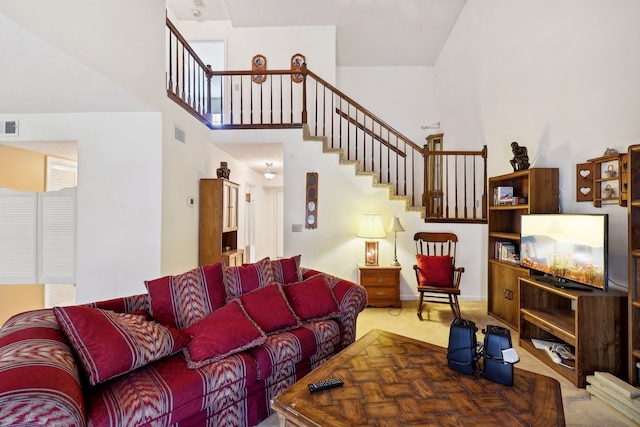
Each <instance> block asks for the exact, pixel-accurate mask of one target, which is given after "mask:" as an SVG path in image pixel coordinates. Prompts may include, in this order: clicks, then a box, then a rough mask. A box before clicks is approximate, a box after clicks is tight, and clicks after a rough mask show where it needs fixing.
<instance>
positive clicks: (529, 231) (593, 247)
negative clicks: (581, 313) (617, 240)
mask: <svg viewBox="0 0 640 427" xmlns="http://www.w3.org/2000/svg"><path fill="white" fill-rule="evenodd" d="M608 222H609V221H608V216H607V214H528V215H522V217H521V223H520V265H522V266H523V267H527V268H530V269H532V270H536V271H538V272H541V273H544V275H542V276H541V277H537V278H536V279H539V280H540V281H542V282H545V283H549V284H552V285H554V286H557V287H560V288H568V289H578V290H593V289H601V290H603V291H607V289H608V275H607V248H608Z"/></svg>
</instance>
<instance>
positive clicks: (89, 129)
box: [0, 113, 162, 303]
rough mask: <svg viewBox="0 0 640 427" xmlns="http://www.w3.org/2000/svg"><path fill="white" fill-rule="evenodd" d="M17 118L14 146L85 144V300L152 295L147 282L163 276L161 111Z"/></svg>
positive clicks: (81, 264) (80, 271)
mask: <svg viewBox="0 0 640 427" xmlns="http://www.w3.org/2000/svg"><path fill="white" fill-rule="evenodd" d="M16 117H17V118H18V119H19V121H20V136H19V137H12V138H10V140H11V141H14V142H15V141H56V140H58V141H70V140H75V141H77V144H78V199H77V212H78V225H77V227H78V228H77V267H76V268H77V270H76V280H77V282H76V285H77V288H76V298H77V302H78V303H83V302H90V301H97V300H102V299H107V298H113V297H114V296H117V295H131V294H135V293H141V292H144V291H145V288H144V283H143V281H144V280H146V279H150V278H155V277H157V276H158V274H159V273H160V236H161V234H160V231H161V230H160V225H161V224H160V215H159V212H160V208H161V199H162V186H161V183H162V181H161V179H162V170H161V165H162V147H161V145H160V144H158V141H160V137H161V135H160V129H161V127H160V123H161V116H160V114H159V113H102V114H97V113H91V114H27V115H12V116H11V118H16ZM8 118H9V117H8V116H4V115H0V121H2V120H5V119H8ZM114 124H117V126H116V125H114ZM6 139H8V140H9V138H6ZM1 141H2V138H0V142H1Z"/></svg>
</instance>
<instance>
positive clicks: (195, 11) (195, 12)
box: [191, 9, 202, 18]
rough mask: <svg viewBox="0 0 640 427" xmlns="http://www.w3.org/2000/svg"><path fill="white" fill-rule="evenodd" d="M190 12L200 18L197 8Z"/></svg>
mask: <svg viewBox="0 0 640 427" xmlns="http://www.w3.org/2000/svg"><path fill="white" fill-rule="evenodd" d="M191 13H193V16H195V17H196V18H200V15H202V12H201V11H200V10H198V9H193V10H192V11H191Z"/></svg>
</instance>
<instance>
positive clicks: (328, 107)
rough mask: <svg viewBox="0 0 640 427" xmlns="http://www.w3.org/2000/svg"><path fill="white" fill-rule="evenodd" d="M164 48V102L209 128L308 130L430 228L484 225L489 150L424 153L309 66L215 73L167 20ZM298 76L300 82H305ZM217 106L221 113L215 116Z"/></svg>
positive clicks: (424, 151) (426, 150)
mask: <svg viewBox="0 0 640 427" xmlns="http://www.w3.org/2000/svg"><path fill="white" fill-rule="evenodd" d="M167 40H168V43H167V45H168V48H167V49H168V59H167V71H166V74H167V95H168V96H169V98H171V99H173V100H174V101H175V102H177V103H178V104H179V105H181V106H182V107H183V108H184V109H186V110H187V111H189V112H190V113H191V114H193V115H194V116H195V117H196V118H197V119H198V120H200V121H201V122H202V123H204V124H205V125H207V126H208V127H209V128H211V129H267V128H302V127H305V126H306V128H307V129H308V132H309V135H310V136H313V137H322V139H323V141H324V148H325V150H328V151H336V152H339V153H340V156H341V162H343V163H355V164H356V168H357V173H359V174H366V175H370V176H372V177H373V178H374V180H375V182H374V185H376V186H384V187H388V188H389V189H390V195H391V198H393V199H404V200H405V202H406V208H407V209H408V210H416V211H421V212H422V213H423V215H424V217H425V221H433V222H446V221H449V222H486V212H487V209H486V182H487V175H486V173H487V172H486V160H487V151H486V147H485V148H483V150H481V151H441V150H438V151H434V150H430V149H429V147H428V146H424V147H420V146H419V145H418V144H416V143H414V142H412V141H411V140H409V139H408V138H407V137H405V136H404V135H402V134H401V133H399V132H398V131H396V130H395V129H394V128H392V127H391V126H389V125H388V124H386V123H385V122H384V121H382V120H380V119H379V118H378V117H376V116H375V115H374V114H372V113H371V112H370V111H368V110H367V109H365V108H364V107H362V106H361V105H360V104H358V103H357V102H355V101H354V100H353V99H351V98H349V97H348V96H346V95H345V94H344V93H342V92H341V91H340V90H338V89H337V88H335V87H334V86H333V85H331V84H329V83H328V82H326V81H325V80H323V79H322V78H321V77H319V76H318V75H316V74H315V73H313V72H312V71H310V70H308V69H307V68H306V64H304V65H303V67H302V69H301V70H298V71H292V70H265V71H261V72H260V74H261V75H265V76H266V78H265V79H264V80H262V79H261V80H260V81H261V83H256V82H255V81H254V79H253V78H252V77H253V76H254V73H253V72H252V71H213V70H212V69H211V67H210V66H208V65H205V64H204V63H203V62H202V60H200V58H198V56H197V54H196V53H195V52H194V51H193V49H192V48H191V47H190V46H189V44H188V42H187V41H186V40H185V39H184V37H183V36H182V35H181V34H180V33H179V32H178V30H177V29H176V28H175V27H174V26H173V24H172V23H171V22H170V21H169V19H167ZM293 75H296V76H300V75H302V76H303V78H302V81H301V82H300V83H297V82H296V81H294V79H293V78H292V76H293ZM212 98H215V99H216V101H218V102H219V105H220V108H219V110H217V111H215V112H214V111H213V109H212V105H213V103H212ZM460 159H462V165H459V163H460V161H459V160H460ZM469 159H471V160H469ZM468 160H469V161H468ZM478 164H480V166H478ZM434 170H437V171H438V173H439V175H434V174H433V171H434ZM443 174H444V175H443ZM443 179H444V181H443ZM450 182H451V185H449V183H450ZM434 183H435V185H434ZM444 184H446V185H444ZM434 189H435V190H434Z"/></svg>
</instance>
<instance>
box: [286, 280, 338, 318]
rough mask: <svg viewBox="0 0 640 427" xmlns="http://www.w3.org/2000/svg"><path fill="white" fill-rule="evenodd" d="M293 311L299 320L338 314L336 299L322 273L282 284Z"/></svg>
mask: <svg viewBox="0 0 640 427" xmlns="http://www.w3.org/2000/svg"><path fill="white" fill-rule="evenodd" d="M282 289H283V290H284V294H285V295H286V296H287V300H288V301H289V304H290V305H291V307H292V308H293V311H294V312H295V313H296V315H297V316H298V317H299V318H300V319H301V320H322V319H329V318H332V317H338V316H340V309H339V307H338V301H337V300H336V297H335V295H334V293H333V290H332V289H331V287H330V286H329V284H328V283H327V282H326V281H325V278H324V276H323V275H321V274H319V275H317V276H313V277H310V278H308V279H306V280H304V281H302V282H296V283H291V284H288V285H284V286H282Z"/></svg>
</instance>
